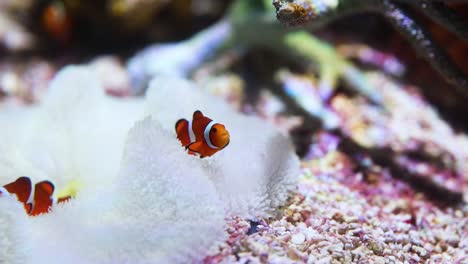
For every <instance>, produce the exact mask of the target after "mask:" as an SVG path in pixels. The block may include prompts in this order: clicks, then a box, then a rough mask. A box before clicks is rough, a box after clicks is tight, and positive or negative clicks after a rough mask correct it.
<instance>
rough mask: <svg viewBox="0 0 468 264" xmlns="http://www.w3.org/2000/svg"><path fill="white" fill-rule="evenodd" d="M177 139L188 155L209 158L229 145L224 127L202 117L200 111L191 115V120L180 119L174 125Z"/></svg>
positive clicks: (227, 134)
mask: <svg viewBox="0 0 468 264" xmlns="http://www.w3.org/2000/svg"><path fill="white" fill-rule="evenodd" d="M175 129H176V134H177V138H178V139H179V140H180V142H181V143H182V146H184V147H185V149H188V150H189V154H192V155H195V154H198V155H200V158H204V157H209V156H212V155H213V154H215V153H216V152H218V151H220V150H221V149H223V148H225V147H226V146H227V145H228V144H229V133H228V131H227V130H226V128H225V127H224V125H222V124H219V123H216V122H215V121H213V120H211V119H210V118H208V117H206V116H204V115H203V114H202V112H201V111H199V110H197V111H195V112H194V113H193V120H192V121H187V120H186V119H180V120H179V121H177V123H176V125H175Z"/></svg>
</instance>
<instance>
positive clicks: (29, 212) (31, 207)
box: [24, 203, 33, 214]
mask: <svg viewBox="0 0 468 264" xmlns="http://www.w3.org/2000/svg"><path fill="white" fill-rule="evenodd" d="M32 209H33V205H32V204H30V203H26V204H24V210H26V213H27V214H31V212H32Z"/></svg>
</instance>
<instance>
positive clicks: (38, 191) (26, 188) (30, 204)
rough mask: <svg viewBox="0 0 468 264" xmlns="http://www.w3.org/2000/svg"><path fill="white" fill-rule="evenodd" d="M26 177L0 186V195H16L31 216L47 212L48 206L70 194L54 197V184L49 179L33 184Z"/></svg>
mask: <svg viewBox="0 0 468 264" xmlns="http://www.w3.org/2000/svg"><path fill="white" fill-rule="evenodd" d="M32 187H33V185H32V183H31V179H29V178H28V177H20V178H18V179H17V180H16V181H14V182H11V183H8V184H7V185H4V186H3V187H0V197H2V196H4V195H5V196H6V195H13V194H14V195H16V198H17V199H18V201H20V202H21V203H22V204H23V206H24V209H25V210H26V213H27V214H28V215H31V216H36V215H39V214H43V213H47V212H49V209H50V207H51V206H52V205H53V204H56V203H62V202H65V201H68V200H69V199H70V198H71V196H66V197H62V198H58V199H56V198H55V197H54V196H53V194H54V190H55V187H54V184H53V183H52V182H50V181H41V182H38V183H36V184H35V185H34V189H33V188H32Z"/></svg>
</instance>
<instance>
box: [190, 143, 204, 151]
mask: <svg viewBox="0 0 468 264" xmlns="http://www.w3.org/2000/svg"><path fill="white" fill-rule="evenodd" d="M202 147H203V143H202V142H193V143H192V144H190V145H188V146H187V148H188V149H189V150H190V151H193V152H196V153H200V151H201V148H202Z"/></svg>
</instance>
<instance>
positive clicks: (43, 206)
mask: <svg viewBox="0 0 468 264" xmlns="http://www.w3.org/2000/svg"><path fill="white" fill-rule="evenodd" d="M54 189H55V187H54V184H53V183H52V182H50V181H41V182H39V183H36V185H35V187H34V206H33V209H32V212H31V213H30V215H33V216H34V215H38V214H42V213H47V212H48V211H49V208H50V207H51V206H52V203H53V194H54Z"/></svg>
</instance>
